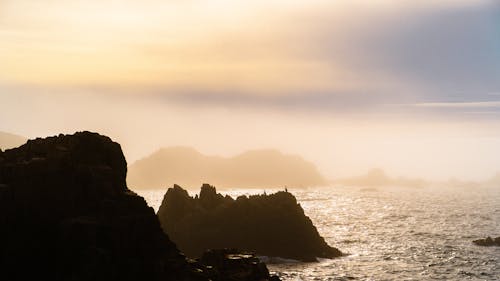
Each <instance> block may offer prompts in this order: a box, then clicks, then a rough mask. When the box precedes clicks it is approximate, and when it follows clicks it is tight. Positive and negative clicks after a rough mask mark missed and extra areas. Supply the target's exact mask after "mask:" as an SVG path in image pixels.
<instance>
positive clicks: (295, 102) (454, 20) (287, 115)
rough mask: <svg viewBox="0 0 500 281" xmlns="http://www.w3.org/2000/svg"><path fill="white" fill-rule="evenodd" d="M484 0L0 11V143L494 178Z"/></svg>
mask: <svg viewBox="0 0 500 281" xmlns="http://www.w3.org/2000/svg"><path fill="white" fill-rule="evenodd" d="M499 77H500V4H499V3H498V1H493V0H491V1H490V0H453V1H451V0H441V1H431V0H421V1H406V0H398V1H396V0H378V1H377V0H372V1H368V0H350V1H347V0H345V1H343V0H337V1H335V0H328V1H326V0H309V1H305V0H288V1H285V0H268V1H261V0H254V1H235V0H233V1H228V0H212V1H203V0H185V1H179V0H171V1H157V0H144V1H131V0H124V1H111V0H103V1H92V0H88V1H79V0H39V1H28V0H0V131H7V132H10V133H15V134H20V135H24V136H27V137H37V136H47V135H54V134H58V133H60V132H63V133H72V132H75V131H79V130H91V131H97V132H100V133H103V134H107V135H109V136H110V137H112V138H113V139H114V140H116V141H118V142H120V143H121V144H122V147H123V149H124V153H125V155H126V157H127V159H128V161H129V162H133V161H135V160H137V159H140V158H142V157H145V156H146V155H148V154H150V153H152V152H154V151H155V150H157V149H158V148H159V147H163V146H177V145H184V146H192V147H194V148H196V149H198V150H199V151H201V152H203V153H206V154H214V155H223V156H230V155H235V154H238V153H240V152H242V151H244V150H247V149H259V148H277V149H279V150H281V151H283V152H285V153H293V154H299V155H301V156H303V157H304V158H305V159H307V160H310V161H312V162H314V163H316V164H317V166H318V168H319V170H320V171H321V172H322V173H323V174H324V175H325V176H326V177H329V178H336V177H348V176H352V175H357V174H362V173H364V172H365V171H368V170H370V169H371V168H375V167H378V168H382V169H385V170H386V171H387V172H388V173H389V174H391V175H396V176H407V177H424V178H430V179H448V178H452V177H453V178H458V179H467V180H471V179H472V180H475V179H484V178H487V177H489V176H491V175H493V174H494V173H496V172H497V171H500V157H498V155H500V79H499Z"/></svg>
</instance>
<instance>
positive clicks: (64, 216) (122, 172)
mask: <svg viewBox="0 0 500 281" xmlns="http://www.w3.org/2000/svg"><path fill="white" fill-rule="evenodd" d="M126 173H127V163H126V161H125V158H124V156H123V153H122V150H121V148H120V145H119V144H118V143H115V142H113V141H111V139H109V138H108V137H105V136H101V135H99V134H95V133H89V132H81V133H76V134H74V135H59V136H57V137H50V138H45V139H36V140H30V141H28V142H27V143H26V144H24V145H22V146H20V147H19V148H15V149H10V150H7V151H5V152H0V241H2V246H1V247H0V279H1V280H42V281H44V280H106V281H110V280H176V281H182V280H208V277H207V274H208V271H207V269H210V268H207V267H206V266H205V265H203V264H202V263H196V262H195V263H188V262H187V261H186V258H185V257H184V256H183V255H182V254H180V252H179V251H178V249H177V247H176V245H175V244H174V243H172V242H171V241H170V240H169V238H168V236H167V235H165V234H164V233H163V231H162V230H161V227H160V224H159V221H158V219H157V217H156V215H155V214H154V211H153V209H152V208H150V207H148V206H147V204H146V202H145V201H144V199H143V198H142V197H140V196H137V195H136V194H135V193H133V192H131V191H130V190H128V189H127V186H126V184H125V177H126ZM243 269H245V270H246V268H242V270H243ZM211 270H212V269H211ZM261 279H264V278H261ZM214 280H215V279H214ZM220 280H221V281H224V279H220ZM238 280H239V279H238ZM241 280H247V279H241ZM255 280H259V279H255Z"/></svg>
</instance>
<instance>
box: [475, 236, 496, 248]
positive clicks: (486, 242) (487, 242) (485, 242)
mask: <svg viewBox="0 0 500 281" xmlns="http://www.w3.org/2000/svg"><path fill="white" fill-rule="evenodd" d="M472 242H473V243H474V244H476V245H479V246H498V247H500V236H499V237H497V238H491V237H489V236H488V237H486V238H485V239H478V240H474V241H472Z"/></svg>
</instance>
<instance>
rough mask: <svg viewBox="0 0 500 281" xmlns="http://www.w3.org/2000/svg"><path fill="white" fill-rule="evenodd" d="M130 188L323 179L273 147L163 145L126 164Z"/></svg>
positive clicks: (279, 184) (295, 183)
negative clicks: (215, 150) (210, 151)
mask: <svg viewBox="0 0 500 281" xmlns="http://www.w3.org/2000/svg"><path fill="white" fill-rule="evenodd" d="M127 182H128V184H129V186H130V187H131V188H132V189H157V188H165V187H167V186H172V185H173V184H179V185H182V186H184V187H186V188H196V187H198V186H200V185H201V184H202V183H203V182H210V183H213V184H214V185H216V186H218V187H220V188H272V187H284V186H291V187H292V186H293V187H308V186H321V185H325V184H326V183H327V181H326V180H325V178H324V177H323V176H322V175H321V174H320V173H319V172H318V170H317V168H316V166H315V165H314V164H313V163H311V162H308V161H306V160H304V159H303V158H302V157H300V156H297V155H287V154H283V153H281V152H279V151H277V150H270V149H269V150H252V151H247V152H244V153H242V154H240V155H237V156H234V157H230V158H224V157H219V156H207V155H203V154H201V153H200V152H198V151H196V150H195V149H193V148H189V147H170V148H163V149H160V150H158V151H156V152H155V153H153V154H151V155H150V156H148V157H146V158H144V159H141V160H139V161H137V162H135V163H133V164H132V165H130V166H129V174H128V178H127Z"/></svg>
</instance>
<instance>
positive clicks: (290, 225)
mask: <svg viewBox="0 0 500 281" xmlns="http://www.w3.org/2000/svg"><path fill="white" fill-rule="evenodd" d="M158 217H159V218H160V223H161V225H162V227H163V229H164V230H165V231H166V233H167V234H168V235H169V237H171V239H172V240H173V241H174V242H175V243H176V244H177V245H178V246H179V248H180V250H181V251H182V252H184V253H185V254H186V255H188V256H191V257H198V256H200V255H201V254H202V253H203V252H204V251H205V250H207V249H212V248H228V247H229V248H238V249H241V250H244V251H251V252H255V253H257V254H258V255H264V256H274V257H283V258H290V259H296V260H302V261H315V260H316V258H317V257H321V258H334V257H338V256H341V255H342V253H341V252H340V251H339V250H338V249H336V248H333V247H330V246H329V245H328V244H327V243H326V242H325V240H324V239H323V238H322V237H321V236H320V235H319V233H318V231H317V230H316V228H315V227H314V225H313V223H312V221H311V220H310V219H309V218H308V217H307V216H306V215H305V214H304V210H303V209H302V207H301V206H300V205H299V204H298V203H297V200H296V199H295V197H294V196H293V195H292V194H291V193H289V192H283V191H281V192H277V193H274V194H270V195H254V196H250V197H246V196H240V197H238V198H237V199H233V198H231V197H229V196H222V195H221V194H218V193H217V192H216V190H215V188H214V187H212V186H210V185H207V184H205V185H203V186H202V188H201V191H200V195H199V196H198V195H196V197H195V198H193V197H190V196H189V195H188V193H187V191H186V190H184V189H182V188H181V187H180V186H177V185H175V186H174V187H173V188H170V189H168V191H167V193H166V194H165V197H164V199H163V202H162V204H161V206H160V209H159V211H158Z"/></svg>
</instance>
